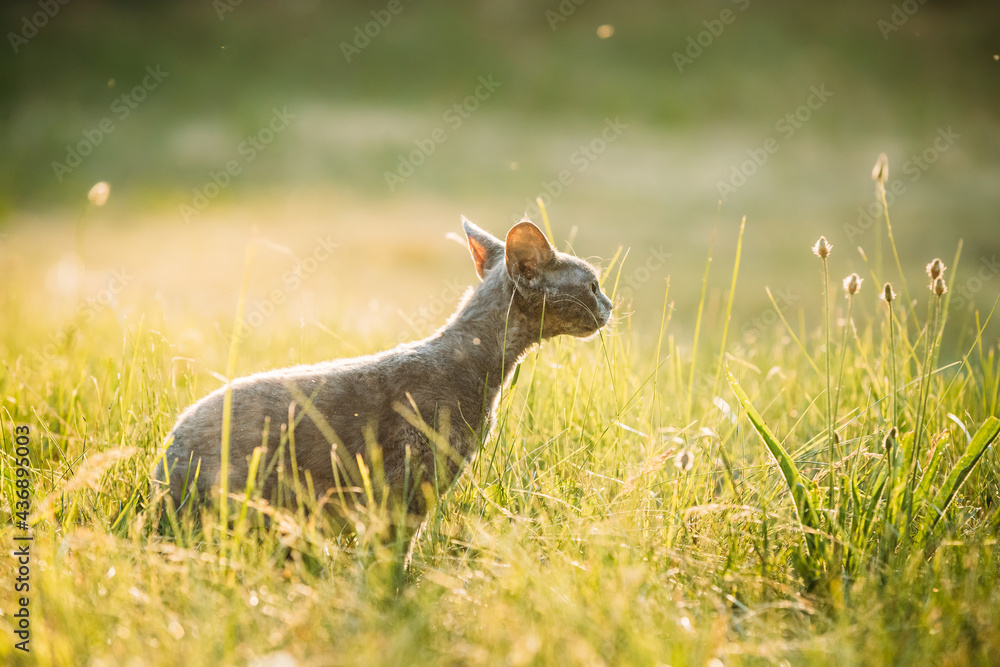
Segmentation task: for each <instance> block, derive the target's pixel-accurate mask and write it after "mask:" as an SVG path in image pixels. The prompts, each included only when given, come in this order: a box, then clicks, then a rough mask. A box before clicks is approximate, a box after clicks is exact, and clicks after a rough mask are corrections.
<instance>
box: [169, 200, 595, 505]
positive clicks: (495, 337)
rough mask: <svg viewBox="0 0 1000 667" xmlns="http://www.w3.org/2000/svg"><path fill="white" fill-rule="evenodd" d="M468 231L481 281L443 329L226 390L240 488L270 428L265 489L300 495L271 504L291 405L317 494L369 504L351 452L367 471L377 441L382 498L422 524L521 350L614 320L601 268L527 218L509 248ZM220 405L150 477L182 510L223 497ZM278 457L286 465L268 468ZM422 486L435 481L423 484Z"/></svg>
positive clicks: (172, 442) (195, 412) (235, 481)
mask: <svg viewBox="0 0 1000 667" xmlns="http://www.w3.org/2000/svg"><path fill="white" fill-rule="evenodd" d="M463 226H464V228H465V233H466V237H467V240H468V244H469V250H470V252H471V253H472V257H473V260H474V261H475V265H476V272H477V273H478V274H479V277H480V278H481V279H482V282H481V283H480V284H479V285H478V286H476V287H475V288H474V289H473V288H470V289H469V290H468V291H467V292H466V295H465V297H464V298H463V300H462V303H461V305H459V307H458V310H457V311H456V312H455V313H454V315H452V316H451V318H450V319H449V320H448V322H447V323H446V324H445V325H444V326H443V327H442V328H441V329H440V330H439V331H437V332H436V333H434V334H433V335H431V336H430V337H428V338H425V339H424V340H421V341H417V342H414V343H407V344H404V345H400V346H398V347H396V348H394V349H392V350H388V351H386V352H381V353H379V354H374V355H371V356H365V357H358V358H354V359H340V360H336V361H326V362H322V363H318V364H313V365H305V366H294V367H291V368H282V369H278V370H272V371H267V372H263V373H256V374H254V375H250V376H248V377H243V378H239V379H237V380H234V381H233V382H232V383H231V385H230V386H231V389H232V408H231V409H232V413H231V414H232V419H231V427H230V457H229V458H230V466H229V485H228V487H229V489H230V491H231V492H233V493H242V491H243V489H245V488H246V484H247V476H248V474H249V462H250V460H251V457H252V455H253V452H254V448H256V447H260V446H261V445H262V444H263V435H264V431H265V425H266V427H267V431H268V438H267V453H266V454H265V456H264V457H263V460H262V461H261V467H260V470H270V474H268V475H267V476H266V477H264V476H263V475H262V474H259V475H258V476H259V477H263V479H260V480H258V481H259V483H260V485H261V487H262V493H263V495H264V497H265V498H268V499H270V500H271V501H272V502H285V503H287V502H288V501H289V500H291V499H293V498H294V493H292V495H290V496H288V495H286V496H283V497H282V498H280V499H279V498H276V497H275V495H276V494H275V491H276V489H277V488H278V485H277V474H276V472H275V471H276V470H277V468H278V467H281V468H283V470H284V471H285V473H284V474H285V480H286V484H289V485H290V484H291V482H290V481H289V480H290V479H291V477H290V473H291V472H294V471H293V470H292V465H291V458H290V456H289V455H288V449H289V443H288V442H286V441H287V440H288V437H287V435H288V434H287V431H288V421H289V414H290V409H289V408H290V406H291V407H292V412H293V413H294V414H295V420H296V422H294V429H293V435H294V454H295V460H296V464H297V468H298V470H299V475H300V476H301V480H302V484H305V479H306V478H305V474H306V472H308V474H309V476H310V478H311V482H312V488H313V492H314V495H315V497H316V498H317V499H318V498H320V497H323V496H324V494H328V491H330V490H331V489H335V488H339V489H342V490H343V489H348V492H347V496H349V497H350V498H351V501H350V502H352V503H353V502H358V501H360V500H361V498H362V496H361V495H359V494H358V493H356V492H351V491H350V490H349V489H350V488H351V487H357V486H358V485H359V479H358V476H357V472H358V468H357V464H356V463H355V461H356V455H359V454H360V455H361V457H362V459H363V460H364V461H365V463H366V465H367V466H369V467H370V466H371V465H372V457H371V452H372V447H371V445H372V443H377V445H378V447H379V448H380V450H381V459H382V464H381V465H382V468H383V474H384V480H385V485H386V487H387V489H386V490H387V491H388V492H389V493H390V496H391V497H392V498H393V499H394V502H395V503H396V504H397V506H402V507H405V512H406V513H407V514H408V515H409V518H408V520H407V521H406V523H407V524H409V525H413V524H414V522H415V523H419V521H420V519H422V517H423V516H424V515H425V514H426V511H427V503H426V493H427V492H428V491H430V492H432V493H440V492H442V491H443V490H445V489H446V488H447V487H448V486H449V485H450V484H451V483H452V482H453V481H454V480H455V478H456V477H457V476H458V475H459V473H460V472H461V470H462V467H463V465H464V464H465V463H466V462H467V461H468V460H469V459H470V458H471V457H472V456H474V455H475V453H476V450H477V449H478V447H479V445H480V444H481V443H482V442H483V441H484V440H485V439H486V438H487V437H488V436H489V431H490V429H491V428H492V427H493V424H494V421H495V413H496V408H497V404H498V402H499V396H500V391H501V388H502V387H503V386H505V385H506V384H507V383H508V382H509V381H510V378H511V376H512V374H513V371H514V369H515V367H516V366H517V364H518V362H520V360H521V359H522V358H523V357H524V356H525V354H526V353H527V352H528V351H529V350H530V349H531V348H532V347H533V346H534V345H535V344H536V343H538V342H539V341H540V340H541V339H545V338H550V337H552V336H558V335H562V334H568V335H571V336H576V337H587V336H591V335H593V334H595V333H596V332H597V331H598V330H599V329H600V328H601V327H603V326H604V325H605V324H606V323H607V322H608V319H609V318H610V315H611V307H612V304H611V301H610V300H609V299H608V297H607V296H605V295H604V294H603V293H602V292H601V289H600V285H599V282H598V274H597V271H596V270H595V269H594V267H592V266H591V265H590V264H588V263H587V262H584V261H583V260H581V259H578V258H576V257H573V256H571V255H568V254H565V253H561V252H558V251H556V250H555V249H554V248H553V247H552V246H551V245H550V244H549V242H548V240H547V239H546V238H545V235H544V234H543V233H542V232H541V231H540V230H539V229H538V228H537V227H536V226H535V225H534V224H532V223H531V222H530V221H527V220H525V221H522V222H520V223H518V224H517V225H515V226H514V227H513V228H512V229H511V230H510V231H509V232H508V234H507V238H506V242H504V241H501V240H499V239H497V238H495V237H494V236H492V235H490V234H489V233H487V232H485V231H483V230H482V229H480V228H479V227H476V226H475V225H474V224H472V223H471V222H469V221H468V220H465V219H464V218H463ZM224 397H225V387H223V388H220V389H218V390H216V391H214V392H212V393H211V394H209V395H208V396H206V397H204V398H203V399H201V400H200V401H198V402H197V403H195V404H194V405H192V406H190V407H189V408H188V409H187V410H185V411H184V412H183V413H182V414H181V416H180V418H179V419H178V420H177V424H176V425H175V426H174V428H173V430H172V431H171V432H170V434H169V435H168V436H167V440H166V444H167V447H166V451H165V452H163V453H161V455H160V456H159V459H158V463H157V465H156V467H155V469H154V470H153V473H152V476H153V480H154V485H155V486H154V488H167V489H168V491H169V495H170V497H171V498H172V499H173V502H174V505H175V506H180V505H181V503H182V501H184V499H185V498H186V496H187V494H188V493H189V492H190V491H191V490H192V489H193V490H196V491H197V496H198V497H200V498H202V499H205V498H211V497H213V495H212V494H213V493H215V494H216V495H217V493H218V492H217V489H218V486H219V481H220V480H219V476H220V468H221V459H222V456H221V442H222V422H223V420H222V414H223V404H224ZM293 403H294V405H292V404H293ZM309 403H311V406H309V405H308V404H309ZM304 404H305V405H306V406H307V407H306V409H305V410H304V413H305V414H303V407H302V406H303V405H304ZM414 407H415V408H416V410H415V411H414ZM414 414H416V415H419V419H420V420H423V422H424V424H426V425H428V426H430V428H432V429H434V431H436V432H437V433H440V434H447V446H439V445H440V444H441V443H443V442H444V441H443V440H441V439H440V438H438V443H439V444H438V445H435V444H434V439H429V438H428V437H426V435H427V433H428V431H427V430H426V426H424V425H423V424H421V423H420V422H419V420H415V417H414ZM317 415H321V417H318V416H317ZM421 426H424V428H423V431H422V428H421ZM331 429H332V432H331ZM324 433H325V435H324ZM447 449H450V450H451V451H450V452H449V451H443V450H447ZM276 452H280V454H281V456H280V459H278V460H276V457H275V453H276ZM335 461H338V462H339V463H338V464H337V465H336V468H337V470H336V471H335V464H334V462H335ZM269 462H274V463H275V464H277V465H272V466H270V467H268V463H269ZM196 470H197V471H198V472H197V475H196V474H195V471H196ZM168 471H169V473H168ZM195 478H196V479H195ZM185 482H187V488H185ZM424 482H429V483H430V486H429V487H427V486H424V487H423V488H422V486H421V485H422V483H424ZM404 487H405V488H404ZM297 488H303V487H297ZM333 495H334V497H339V498H343V497H344V496H341V495H340V494H339V493H334V494H333ZM328 497H329V495H328Z"/></svg>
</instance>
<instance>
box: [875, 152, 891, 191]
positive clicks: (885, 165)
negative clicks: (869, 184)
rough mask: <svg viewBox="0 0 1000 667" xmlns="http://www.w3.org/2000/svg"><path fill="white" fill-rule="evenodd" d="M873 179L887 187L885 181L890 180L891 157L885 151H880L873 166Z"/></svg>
mask: <svg viewBox="0 0 1000 667" xmlns="http://www.w3.org/2000/svg"><path fill="white" fill-rule="evenodd" d="M872 180H873V181H875V182H876V183H878V184H879V185H881V186H882V187H885V182H886V181H887V180H889V157H888V156H887V155H886V154H885V153H879V154H878V159H877V160H875V166H874V167H872Z"/></svg>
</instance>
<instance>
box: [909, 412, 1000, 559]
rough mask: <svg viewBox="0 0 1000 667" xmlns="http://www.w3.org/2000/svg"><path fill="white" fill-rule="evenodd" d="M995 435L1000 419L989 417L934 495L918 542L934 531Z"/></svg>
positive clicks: (999, 429)
mask: <svg viewBox="0 0 1000 667" xmlns="http://www.w3.org/2000/svg"><path fill="white" fill-rule="evenodd" d="M997 436H1000V419H997V418H996V417H990V418H989V419H987V420H986V422H985V423H984V424H983V425H982V426H981V427H980V428H979V431H978V432H977V433H976V435H975V437H973V438H972V442H970V443H969V447H968V449H966V450H965V454H963V455H962V458H960V459H959V460H958V463H957V464H955V467H954V468H953V469H952V471H951V474H950V475H948V479H946V480H945V482H944V484H943V485H942V486H941V490H939V491H938V492H937V495H936V496H934V500H933V501H932V502H931V506H930V510H931V513H930V514H929V516H928V518H927V520H926V523H925V524H924V529H923V530H922V531H921V533H920V537H919V538H918V542H922V541H923V540H925V539H926V538H927V537H929V536H930V535H931V534H932V533H933V532H934V529H935V528H936V527H937V525H938V522H939V521H940V520H941V517H943V516H944V514H945V512H947V511H948V506H949V505H951V501H952V500H954V499H955V495H956V494H957V493H958V491H959V489H961V488H962V485H963V484H964V483H965V480H966V479H968V477H969V474H970V473H971V472H972V470H973V469H974V468H975V467H976V464H977V463H979V460H980V459H981V458H982V457H983V454H985V453H986V448H987V447H989V446H990V444H992V443H993V441H994V440H996V439H997Z"/></svg>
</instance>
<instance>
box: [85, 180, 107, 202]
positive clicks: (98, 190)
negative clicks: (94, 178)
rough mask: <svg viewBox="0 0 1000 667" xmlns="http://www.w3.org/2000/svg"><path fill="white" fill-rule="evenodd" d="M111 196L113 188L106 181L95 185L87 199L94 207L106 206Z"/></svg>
mask: <svg viewBox="0 0 1000 667" xmlns="http://www.w3.org/2000/svg"><path fill="white" fill-rule="evenodd" d="M110 196H111V186H110V185H108V184H107V183H106V182H105V181H100V182H98V183H95V184H94V187H92V188H90V192H88V193H87V199H89V200H90V203H91V204H93V205H94V206H104V205H105V204H107V203H108V197H110Z"/></svg>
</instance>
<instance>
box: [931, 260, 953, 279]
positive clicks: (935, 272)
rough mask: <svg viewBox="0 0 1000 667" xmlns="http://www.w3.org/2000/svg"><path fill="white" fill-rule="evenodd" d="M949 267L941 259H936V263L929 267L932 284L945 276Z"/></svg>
mask: <svg viewBox="0 0 1000 667" xmlns="http://www.w3.org/2000/svg"><path fill="white" fill-rule="evenodd" d="M947 268H948V267H947V266H945V265H944V262H942V261H941V260H940V259H937V258H936V257H935V258H934V261H933V262H931V263H930V264H928V265H927V275H928V276H929V277H930V279H931V282H932V283H933V282H934V281H935V280H937V279H938V278H940V277H941V276H943V275H944V271H945V269H947Z"/></svg>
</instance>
